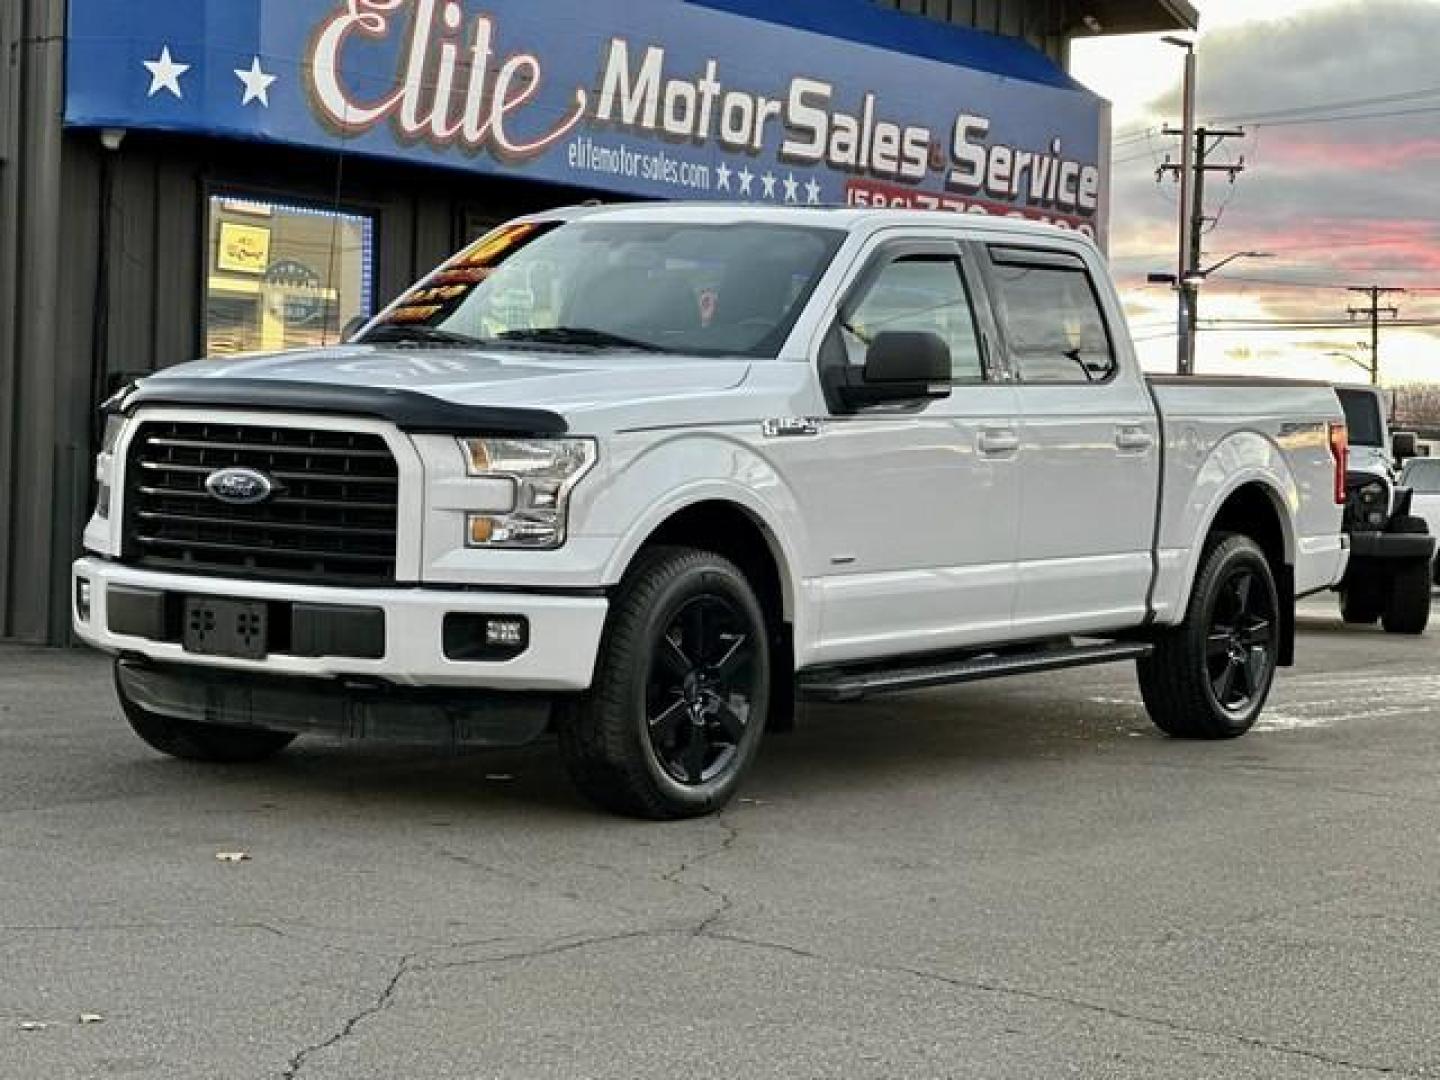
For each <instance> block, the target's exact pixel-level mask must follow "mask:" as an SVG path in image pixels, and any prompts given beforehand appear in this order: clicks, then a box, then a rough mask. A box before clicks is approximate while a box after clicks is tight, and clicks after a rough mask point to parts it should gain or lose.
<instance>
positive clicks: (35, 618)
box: [0, 126, 594, 642]
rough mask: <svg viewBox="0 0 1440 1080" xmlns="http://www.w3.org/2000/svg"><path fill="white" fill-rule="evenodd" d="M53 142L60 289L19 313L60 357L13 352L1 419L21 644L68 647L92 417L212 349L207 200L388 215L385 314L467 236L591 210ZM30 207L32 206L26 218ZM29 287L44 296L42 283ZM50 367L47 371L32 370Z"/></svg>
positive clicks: (78, 139) (475, 187)
mask: <svg viewBox="0 0 1440 1080" xmlns="http://www.w3.org/2000/svg"><path fill="white" fill-rule="evenodd" d="M53 130H54V131H55V133H56V137H57V139H58V142H59V154H58V157H59V177H60V184H59V198H58V203H57V205H58V206H59V207H62V208H63V212H62V213H60V214H59V215H58V216H57V219H56V221H55V222H54V233H53V235H54V236H55V237H56V238H57V240H58V242H57V243H54V244H52V245H51V251H52V260H53V266H54V272H53V277H52V278H51V280H54V281H55V282H56V283H57V287H55V288H54V289H52V290H45V291H46V292H47V293H48V294H49V297H50V301H51V303H52V304H53V307H51V308H49V309H48V314H47V313H46V309H44V308H42V307H38V306H36V305H35V303H34V302H33V301H31V302H30V306H29V307H26V306H25V305H26V303H27V301H26V299H24V298H22V299H21V301H20V304H21V306H20V308H19V310H20V312H21V313H22V318H21V320H20V321H21V322H23V323H24V324H26V325H27V326H29V327H30V330H29V332H30V333H32V334H33V332H34V331H35V329H36V327H35V326H33V325H32V324H33V323H35V322H37V321H38V320H39V319H40V318H44V319H45V323H46V325H47V326H48V327H49V328H50V331H49V332H50V333H51V334H52V335H53V345H51V346H49V347H47V348H45V350H44V351H43V352H36V351H33V350H32V351H30V352H28V353H22V354H20V355H21V356H22V360H21V362H20V363H19V364H18V365H17V364H16V363H15V362H14V357H13V355H12V356H11V357H10V358H9V359H8V360H7V362H6V363H5V364H4V365H3V367H0V380H4V379H6V378H9V379H11V380H14V379H16V378H17V377H18V380H19V382H20V384H21V387H22V390H23V393H22V394H20V395H19V396H18V397H17V398H15V399H14V404H15V408H14V409H10V408H6V409H5V410H4V414H5V418H4V420H3V423H4V424H5V427H4V429H3V430H0V436H3V441H0V446H3V447H4V448H5V450H6V452H7V453H6V456H5V457H3V458H0V467H3V468H5V469H6V472H5V473H3V474H0V475H4V476H6V477H7V478H8V481H9V482H8V483H7V484H4V485H0V488H3V490H0V520H8V521H10V522H11V528H10V529H9V530H8V533H7V537H8V539H9V541H10V548H9V549H5V548H0V566H3V567H5V569H6V573H5V574H3V575H0V576H3V577H4V578H5V579H6V586H5V589H4V591H3V592H0V611H3V617H0V637H14V638H19V639H21V640H30V641H52V642H59V641H63V640H65V639H66V638H67V637H68V634H69V614H68V612H69V603H68V588H69V581H68V575H67V573H66V567H68V565H69V562H70V561H71V560H72V559H73V558H74V557H75V556H76V555H78V553H79V536H80V532H81V530H82V529H83V528H84V524H85V521H86V519H87V518H88V517H89V514H90V499H91V497H92V490H91V488H92V484H91V478H90V472H91V467H92V464H91V463H92V459H93V455H94V453H95V449H96V445H95V444H96V439H97V436H98V431H97V429H96V428H97V425H96V422H95V415H96V414H95V409H94V405H95V403H96V402H98V401H99V400H102V399H103V397H104V396H105V395H106V394H108V393H109V392H110V391H112V390H113V389H115V388H116V387H117V386H119V385H122V384H123V383H125V382H128V381H129V380H130V379H133V378H135V377H138V376H141V375H145V374H148V373H150V372H153V371H156V370H158V369H160V368H164V367H169V366H171V365H173V364H177V363H182V362H184V361H187V360H193V359H195V358H196V357H198V356H200V355H201V354H202V352H203V349H204V342H203V329H202V328H203V324H204V318H203V310H202V308H203V305H204V294H203V288H204V283H203V279H204V276H205V272H204V268H205V265H206V257H207V256H206V247H205V245H206V242H207V234H206V221H205V206H206V198H207V196H208V195H210V194H212V193H214V194H232V195H242V196H243V195H248V196H253V197H260V198H266V197H271V198H277V199H283V200H286V201H290V202H302V203H309V204H312V205H314V206H316V207H318V208H322V209H331V208H338V209H342V210H350V211H360V212H364V213H367V214H370V215H373V218H374V221H375V244H376V251H375V263H374V265H375V271H376V275H377V276H376V280H375V300H376V303H377V305H379V304H384V303H386V302H388V301H389V300H390V299H391V298H392V297H394V296H395V295H396V294H397V293H399V292H400V291H401V290H403V289H404V288H405V287H406V286H407V285H409V284H410V283H411V282H412V281H414V280H415V278H416V277H418V276H420V275H421V274H423V273H424V272H426V271H428V270H429V269H430V268H432V267H433V266H434V265H435V264H437V263H438V262H440V261H441V260H442V259H444V258H445V257H446V256H447V255H449V254H450V253H452V252H453V251H454V249H455V248H456V247H457V246H458V245H459V243H460V242H461V240H462V238H463V237H464V235H465V234H466V233H467V232H473V231H474V230H475V229H476V228H479V227H481V226H483V225H484V224H485V223H495V222H499V221H503V220H505V219H507V218H509V217H513V216H515V215H516V214H520V213H526V212H529V211H533V210H537V209H541V208H543V207H547V206H555V205H560V204H564V203H572V202H578V201H581V200H584V199H586V198H589V197H591V196H592V195H594V193H593V192H588V191H583V190H578V189H573V188H564V187H559V186H554V185H543V184H535V183H515V182H509V181H505V180H497V179H488V178H485V177H475V176H465V175H461V174H456V173H453V172H446V171H443V170H438V169H416V168H414V167H405V166H401V165H395V164H391V163H385V162H376V161H371V160H367V159H363V158H354V157H352V158H348V159H345V160H343V161H342V160H341V159H339V158H338V157H337V156H336V155H333V154H327V153H316V152H310V151H303V150H292V149H288V148H285V147H277V146H269V145H262V144H253V143H238V142H224V141H218V140H208V139H196V138H186V137H181V136H176V135H168V134H156V133H147V132H130V133H128V134H127V135H126V136H125V137H124V140H123V141H122V143H121V144H120V147H119V149H118V150H115V151H111V150H106V149H105V148H104V147H103V146H102V144H101V141H100V137H99V135H98V133H96V132H93V131H69V132H65V133H64V134H63V135H60V134H59V129H58V126H56V127H54V128H53ZM6 167H8V163H7V166H6ZM22 195H24V193H22ZM33 203H34V198H33V193H30V195H29V196H28V199H22V202H21V205H27V206H28V205H33ZM27 258H32V257H27ZM33 265H34V263H33V261H31V262H27V263H26V266H27V267H29V266H33ZM31 276H35V277H37V280H36V281H35V282H34V288H35V290H37V291H38V290H39V279H38V276H37V275H31ZM5 307H6V309H10V307H9V305H8V304H7V305H5ZM12 310H13V309H12ZM40 356H43V357H44V362H35V360H36V358H38V357H40ZM23 357H28V358H29V360H28V361H27V360H25V359H23ZM5 385H6V384H5V383H4V382H3V381H0V387H3V386H5ZM0 400H5V401H7V402H9V401H11V400H12V399H11V397H10V395H8V394H6V395H4V397H3V398H0Z"/></svg>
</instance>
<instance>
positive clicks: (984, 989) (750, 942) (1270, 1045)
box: [705, 931, 1429, 1080]
mask: <svg viewBox="0 0 1440 1080" xmlns="http://www.w3.org/2000/svg"><path fill="white" fill-rule="evenodd" d="M705 936H706V937H709V938H710V939H712V940H714V941H728V942H732V943H734V944H737V945H746V946H750V947H752V948H757V949H765V950H768V951H773V952H780V953H784V954H785V955H788V956H796V957H800V958H802V959H805V960H813V961H818V962H820V963H824V964H836V965H838V966H842V967H849V968H852V969H854V970H858V971H876V972H883V973H886V974H892V975H905V976H909V977H911V978H915V979H920V980H923V981H925V982H935V983H940V984H942V985H945V986H949V987H951V988H953V989H957V990H971V991H976V992H979V993H987V994H995V995H1000V996H1004V997H1013V998H1018V999H1020V1000H1023V1001H1031V1002H1037V1003H1040V1004H1046V1005H1062V1006H1065V1007H1067V1008H1072V1009H1078V1010H1081V1011H1084V1012H1088V1013H1094V1014H1096V1015H1100V1016H1106V1017H1109V1018H1111V1019H1114V1020H1123V1021H1128V1022H1130V1023H1136V1024H1143V1025H1146V1026H1148V1027H1155V1028H1160V1029H1162V1030H1165V1031H1170V1032H1174V1033H1176V1034H1185V1035H1200V1036H1204V1037H1208V1038H1213V1039H1222V1040H1226V1041H1229V1042H1233V1043H1236V1044H1239V1045H1241V1046H1245V1047H1249V1048H1251V1049H1256V1050H1263V1051H1266V1052H1268V1053H1275V1054H1282V1055H1285V1056H1289V1057H1299V1058H1304V1059H1305V1060H1307V1061H1314V1062H1318V1063H1321V1064H1325V1065H1333V1066H1336V1067H1338V1068H1345V1069H1353V1070H1355V1071H1356V1072H1367V1073H1374V1074H1376V1075H1381V1076H1405V1077H1414V1078H1416V1080H1426V1078H1427V1077H1428V1076H1429V1073H1427V1072H1414V1071H1411V1070H1408V1069H1402V1068H1399V1067H1397V1066H1391V1065H1377V1064H1374V1063H1370V1062H1362V1061H1351V1060H1349V1059H1347V1058H1341V1057H1335V1056H1332V1055H1329V1054H1325V1053H1322V1052H1320V1051H1318V1050H1308V1049H1306V1048H1304V1047H1299V1046H1289V1045H1286V1044H1285V1043H1275V1042H1270V1041H1269V1040H1267V1039H1262V1038H1260V1037H1259V1036H1257V1035H1245V1034H1241V1033H1237V1032H1232V1031H1223V1030H1218V1029H1215V1028H1206V1027H1200V1026H1198V1025H1191V1024H1181V1023H1178V1022H1176V1021H1174V1020H1167V1019H1165V1018H1163V1017H1157V1016H1148V1015H1146V1014H1144V1013H1133V1012H1128V1011H1126V1010H1124V1009H1118V1008H1116V1007H1114V1006H1112V1005H1102V1004H1100V1003H1098V1002H1094V1001H1087V1000H1085V999H1084V998H1074V997H1067V996H1065V995H1063V994H1048V993H1045V992H1044V991H1040V990H1027V989H1024V988H1023V987H1015V986H1005V985H1003V984H1000V983H992V982H985V981H984V980H978V979H977V980H972V979H961V978H957V977H955V976H953V975H944V974H941V973H940V972H937V971H927V970H925V969H924V968H911V967H905V966H903V965H891V964H872V963H866V962H864V961H859V960H849V959H845V958H841V957H833V956H826V955H825V954H823V953H818V952H813V951H811V950H809V949H802V948H799V947H797V946H794V945H786V944H784V943H783V942H778V941H767V940H765V939H763V938H750V937H741V936H739V935H736V934H722V933H716V932H713V931H712V932H709V933H707V934H706V935H705Z"/></svg>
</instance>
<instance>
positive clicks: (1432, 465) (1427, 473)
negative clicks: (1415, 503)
mask: <svg viewBox="0 0 1440 1080" xmlns="http://www.w3.org/2000/svg"><path fill="white" fill-rule="evenodd" d="M1400 486H1401V487H1408V488H1411V489H1413V490H1414V491H1416V492H1418V493H1420V494H1422V495H1440V460H1436V461H1427V460H1425V459H1423V458H1412V459H1411V460H1409V461H1407V462H1406V463H1405V469H1404V471H1402V472H1401V473H1400Z"/></svg>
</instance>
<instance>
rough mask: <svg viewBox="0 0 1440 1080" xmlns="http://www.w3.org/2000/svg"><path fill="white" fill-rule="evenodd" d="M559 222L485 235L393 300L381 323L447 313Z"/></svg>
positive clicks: (519, 225)
mask: <svg viewBox="0 0 1440 1080" xmlns="http://www.w3.org/2000/svg"><path fill="white" fill-rule="evenodd" d="M559 225H560V222H558V221H522V222H517V223H514V224H510V225H502V226H501V227H500V228H498V229H496V230H494V231H493V232H490V233H487V234H485V235H484V236H482V237H481V238H480V239H479V240H476V241H475V242H474V243H473V244H471V245H470V246H469V247H468V248H466V249H465V250H464V251H462V252H460V254H458V255H456V256H455V257H454V258H452V259H451V260H450V261H449V262H447V263H445V265H443V266H442V267H440V269H438V270H436V271H435V272H434V273H433V274H431V275H430V276H429V277H427V278H425V279H424V280H423V281H421V282H420V283H419V284H418V285H416V286H415V287H414V288H412V289H411V290H410V291H409V292H407V293H406V294H405V295H404V296H402V297H401V298H400V299H399V300H398V301H396V303H395V306H394V307H392V308H391V309H390V310H389V311H387V312H385V314H383V315H382V316H381V317H380V322H381V323H382V324H385V323H391V324H394V323H404V324H413V323H424V322H430V321H431V320H433V319H435V318H436V317H437V316H440V317H443V316H445V315H448V314H449V313H450V312H451V311H453V310H454V309H455V308H457V307H459V306H460V304H461V303H462V302H463V301H464V299H465V297H466V296H468V295H469V294H470V291H471V290H472V289H474V288H475V286H477V285H479V284H481V283H482V282H484V281H486V280H487V279H489V277H490V275H491V274H493V273H494V272H495V270H496V268H497V267H498V266H499V265H500V264H501V263H503V262H504V261H505V260H506V259H507V258H509V257H510V256H511V255H513V254H515V252H517V251H519V250H520V249H521V248H523V247H525V246H526V245H527V244H529V243H530V242H531V241H532V240H535V239H538V238H539V237H541V236H544V235H545V234H546V233H548V232H550V231H551V230H552V229H555V228H557V227H558V226H559Z"/></svg>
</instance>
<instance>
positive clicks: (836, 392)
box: [824, 330, 950, 412]
mask: <svg viewBox="0 0 1440 1080" xmlns="http://www.w3.org/2000/svg"><path fill="white" fill-rule="evenodd" d="M824 370H825V380H824V381H825V390H826V397H827V398H829V399H830V402H831V405H832V407H836V408H837V409H838V410H839V411H844V412H854V411H856V410H857V409H863V408H865V407H867V406H871V405H903V404H921V403H923V402H926V401H932V400H934V399H936V398H946V397H949V396H950V347H949V346H948V345H946V344H945V340H944V339H943V338H942V337H940V335H939V334H932V333H928V332H921V331H912V330H886V331H883V332H881V333H879V334H876V335H875V340H874V341H872V342H871V343H870V347H869V349H867V350H866V352H865V366H864V367H863V368H858V369H857V368H856V367H854V366H853V365H851V364H839V365H834V366H831V367H828V368H826V369H824Z"/></svg>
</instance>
